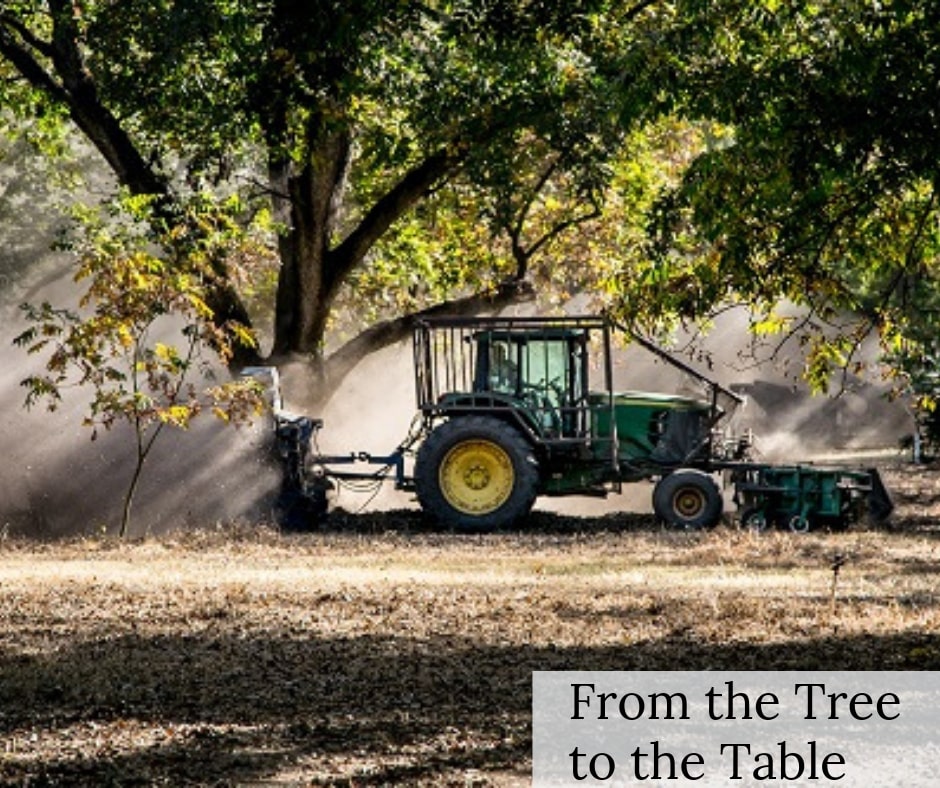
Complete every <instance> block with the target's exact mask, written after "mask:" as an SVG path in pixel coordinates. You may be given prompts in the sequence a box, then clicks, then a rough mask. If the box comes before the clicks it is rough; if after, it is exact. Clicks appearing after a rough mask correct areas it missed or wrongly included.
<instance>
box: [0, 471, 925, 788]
mask: <svg viewBox="0 0 940 788" xmlns="http://www.w3.org/2000/svg"><path fill="white" fill-rule="evenodd" d="M894 481H895V486H896V487H900V488H901V494H900V495H899V503H900V504H901V506H900V511H899V514H898V517H897V518H896V525H895V527H894V528H893V529H892V530H889V531H874V530H871V531H869V530H852V531H850V532H848V533H844V534H811V535H806V536H794V535H790V534H785V533H777V534H766V535H762V536H755V535H752V534H749V533H744V532H740V531H737V530H734V529H732V528H719V529H717V530H715V531H714V532H711V533H704V534H688V533H674V532H664V531H660V530H658V529H656V528H655V527H653V526H652V524H651V523H650V522H649V521H648V520H647V519H646V518H643V517H630V518H623V517H619V518H618V517H605V518H600V519H591V520H576V519H570V518H568V519H566V518H561V517H558V516H553V515H547V514H540V515H535V516H533V518H532V521H531V523H530V527H529V530H528V531H527V532H526V533H525V534H498V535H491V536H475V537H459V536H455V535H451V534H446V533H437V532H433V531H430V530H428V529H427V527H426V526H425V525H424V524H423V522H422V521H421V519H420V518H419V517H418V516H417V515H415V514H414V513H411V512H393V513H385V514H381V515H363V516H360V517H351V516H340V517H337V518H336V519H335V520H334V522H333V523H332V524H331V526H330V528H329V530H327V531H326V532H323V533H320V534H315V535H280V534H277V533H274V532H271V531H267V530H263V529H262V530H254V529H246V528H226V529H219V530H214V531H203V532H197V533H190V534H180V535H176V536H171V537H164V538H160V539H156V538H154V539H148V540H145V541H141V542H136V543H130V544H120V543H117V542H114V541H101V540H93V539H85V540H81V541H75V542H69V543H59V544H36V543H26V542H13V543H11V542H7V543H4V545H3V547H2V549H0V666H2V669H0V730H2V746H3V750H2V752H3V755H2V760H0V780H2V782H3V783H4V784H8V785H25V784H29V785H44V784H45V785H52V784H61V785H82V784H86V785H102V784H119V785H155V784H167V785H182V784H200V785H306V784H346V785H385V784H390V785H398V784H426V785H514V784H520V785H524V784H527V783H528V771H529V761H528V759H529V748H530V743H529V735H530V732H529V724H528V721H529V716H530V704H531V696H530V677H531V672H532V671H533V670H536V669H565V668H578V669H619V670H630V669H680V668H681V669H705V668H711V669H756V668H760V669H774V668H791V669H814V668H825V669H901V668H904V669H937V668H940V634H938V633H940V605H938V602H940V598H938V594H940V591H938V590H937V573H938V570H940V553H938V549H940V541H938V531H937V529H936V526H937V524H938V523H940V519H937V512H936V511H935V510H936V508H937V507H938V506H940V499H937V498H934V497H932V495H933V494H932V493H931V492H930V490H932V489H933V486H934V484H935V477H934V476H933V475H932V474H929V473H926V472H924V473H922V474H921V475H920V476H912V475H906V476H905V477H904V478H903V479H900V478H897V479H895V480H894ZM836 555H842V556H845V557H846V559H847V563H846V564H845V566H844V567H843V568H842V569H841V571H840V573H839V575H838V578H837V584H836V585H835V594H834V595H833V579H834V573H833V571H832V569H831V564H832V561H833V558H834V557H835V556H836Z"/></svg>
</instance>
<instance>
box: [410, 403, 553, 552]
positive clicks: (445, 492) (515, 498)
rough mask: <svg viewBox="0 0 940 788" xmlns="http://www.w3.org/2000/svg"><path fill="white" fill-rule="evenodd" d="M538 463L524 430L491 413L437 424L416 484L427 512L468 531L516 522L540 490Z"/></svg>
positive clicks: (417, 471)
mask: <svg viewBox="0 0 940 788" xmlns="http://www.w3.org/2000/svg"><path fill="white" fill-rule="evenodd" d="M538 483H539V472H538V463H537V461H536V459H535V456H534V455H533V453H532V448H531V446H529V444H528V443H527V442H526V440H525V439H524V438H523V437H522V435H521V434H520V433H519V431H518V430H516V429H515V428H514V427H512V426H511V425H509V424H506V423H505V422H503V421H500V420H499V419H494V418H490V417H488V416H465V417H460V418H455V419H451V420H450V421H446V422H444V423H443V424H441V425H439V426H438V427H436V428H435V429H434V430H433V431H432V432H431V434H430V435H428V437H427V439H426V440H425V441H424V443H423V444H421V448H420V449H419V450H418V456H417V459H416V460H415V488H416V491H417V493H418V502H419V503H420V504H421V508H422V509H424V511H425V512H427V513H428V514H430V515H431V516H432V517H434V518H435V519H436V520H438V521H439V522H440V523H442V524H444V525H449V526H453V527H454V528H456V529H457V530H460V531H465V532H477V533H479V532H485V531H492V530H493V529H495V528H503V527H507V526H511V525H513V524H514V523H515V522H517V521H518V520H519V519H521V518H522V517H525V516H526V515H527V514H528V513H529V510H530V509H531V508H532V504H533V503H535V497H536V494H537V492H538Z"/></svg>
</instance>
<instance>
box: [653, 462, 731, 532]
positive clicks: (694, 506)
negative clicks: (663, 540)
mask: <svg viewBox="0 0 940 788" xmlns="http://www.w3.org/2000/svg"><path fill="white" fill-rule="evenodd" d="M723 508H724V501H723V500H722V497H721V490H719V489H718V484H717V483H716V482H715V480H714V479H713V478H712V477H711V476H709V475H708V474H707V473H703V472H702V471H697V470H695V469H692V468H686V469H683V470H680V471H676V472H675V473H671V474H669V475H668V476H665V477H663V478H662V479H660V480H659V482H658V483H657V484H656V487H655V488H654V489H653V511H654V512H655V513H656V516H657V517H658V518H659V519H660V520H661V521H663V522H665V523H667V524H668V525H671V526H674V527H676V528H689V529H697V528H714V527H715V526H716V525H718V523H719V522H720V521H721V512H722V509H723Z"/></svg>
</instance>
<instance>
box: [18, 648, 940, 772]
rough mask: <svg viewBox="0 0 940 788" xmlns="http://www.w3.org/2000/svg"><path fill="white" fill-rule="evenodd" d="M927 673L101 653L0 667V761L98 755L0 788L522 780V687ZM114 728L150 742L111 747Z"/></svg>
mask: <svg viewBox="0 0 940 788" xmlns="http://www.w3.org/2000/svg"><path fill="white" fill-rule="evenodd" d="M937 668H940V635H938V634H932V633H923V634H917V635H908V636H891V637H851V638H842V637H820V638H818V639H807V640H802V641H793V642H790V643H787V644H777V645H758V644H748V643H737V644H717V645H716V644H706V643H701V642H698V641H696V640H694V639H692V638H689V637H686V636H683V635H682V634H681V633H680V634H678V635H670V636H667V637H665V638H663V639H658V640H652V641H648V642H638V643H634V644H629V645H626V644H625V645H623V646H604V647H595V648H580V647H579V648H553V647H550V646H549V647H540V646H530V645H507V646H494V645H480V644H478V643H475V642H473V641H471V640H467V639H462V638H455V637H452V636H451V637H441V638H440V639H430V640H427V639H423V640H416V639H411V638H408V637H367V636H361V637H355V638H336V639H321V638H318V637H309V636H306V635H305V634H304V633H302V632H295V633H274V632H272V633H258V632H252V633H250V634H248V635H246V636H244V637H240V636H238V635H233V634H225V635H223V636H217V635H213V634H211V633H208V632H206V633H203V634H195V635H191V636H190V635H186V636H160V637H139V636H135V635H129V636H120V637H116V638H103V639H100V640H92V641H88V642H82V643H78V644H76V645H74V646H72V647H69V648H65V649H62V650H60V651H56V652H54V653H49V654H43V655H34V656H15V657H14V656H0V709H2V713H0V731H2V735H3V736H4V738H5V740H6V741H7V742H8V745H7V746H8V751H9V746H10V745H9V742H11V741H15V740H16V738H17V737H29V736H38V737H43V736H59V737H65V738H68V737H69V736H70V735H78V734H77V733H75V732H76V731H84V732H85V735H87V734H88V731H89V730H91V731H92V732H93V731H95V730H98V731H99V734H98V735H99V739H100V741H99V743H98V746H97V747H94V748H92V749H91V750H90V751H83V753H82V755H81V756H80V757H73V756H72V755H63V756H62V757H61V758H59V759H49V760H44V761H42V762H36V761H17V760H13V759H6V760H0V779H2V782H3V784H6V785H25V784H29V785H153V784H171V785H181V784H215V785H235V784H237V785H244V784H246V783H248V784H257V782H258V781H264V780H265V779H267V778H269V777H270V776H271V775H274V774H277V773H279V772H280V771H282V770H288V771H289V770H290V769H292V768H299V766H298V765H299V764H306V765H307V767H310V765H311V764H316V763H321V764H322V763H326V762H329V763H330V765H331V768H333V769H334V770H335V769H336V767H337V764H342V763H350V762H355V763H357V764H362V763H371V764H372V766H371V767H370V768H368V769H366V770H364V771H361V770H360V771H359V772H358V773H357V776H356V777H355V780H354V784H355V785H385V784H403V783H418V782H425V783H428V782H435V781H436V780H439V779H440V778H441V777H442V775H443V776H446V775H448V774H450V775H454V774H460V773H466V771H467V770H475V771H479V773H480V774H482V775H486V774H488V773H489V774H492V773H500V772H511V771H515V772H517V773H519V772H520V771H521V772H522V773H523V774H524V773H525V772H526V771H527V769H528V758H529V753H530V731H529V718H530V708H531V690H530V682H531V673H532V671H534V670H560V669H597V670H602V669H603V670H614V669H616V670H637V669H659V670H664V669H665V670H668V669H683V670H696V669H699V670H704V669H728V670H753V669H761V670H769V669H826V670H863V669H864V670H874V669H879V670H885V669H887V670H899V669H937ZM131 725H133V726H135V727H136V728H138V729H140V728H141V727H143V728H145V729H148V730H151V731H153V730H159V731H161V737H162V738H161V737H158V739H159V740H154V739H153V738H152V737H151V739H150V740H148V741H144V742H141V743H140V745H139V746H132V745H128V744H127V743H123V744H122V745H121V746H119V747H116V746H113V744H114V739H115V737H116V738H117V739H120V736H121V730H122V726H127V727H131ZM109 740H110V741H111V746H109V744H108V741H109ZM315 772H316V768H315V767H310V768H308V770H307V774H308V775H309V774H311V773H315ZM335 773H336V772H335V771H334V772H333V774H334V775H335ZM309 779H310V778H309V776H308V777H306V778H305V781H304V784H308V783H307V780H309ZM327 779H328V778H326V777H324V780H325V781H327ZM328 782H329V783H330V784H337V782H336V780H335V776H334V778H332V779H328ZM339 784H342V783H341V782H340V783H339ZM348 784H353V783H352V782H349V783H348ZM435 784H448V783H447V782H442V783H435ZM461 784H463V783H462V782H461Z"/></svg>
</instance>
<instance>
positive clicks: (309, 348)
mask: <svg viewBox="0 0 940 788" xmlns="http://www.w3.org/2000/svg"><path fill="white" fill-rule="evenodd" d="M312 136H313V143H312V144H311V146H310V147H311V151H310V154H309V155H308V158H307V161H306V164H305V165H304V166H303V167H302V168H300V169H299V171H297V172H292V171H291V170H292V168H291V166H290V164H289V163H287V162H273V163H272V165H271V167H270V170H269V172H270V178H271V185H272V192H273V194H274V197H273V204H274V212H275V216H276V218H277V219H278V220H279V221H281V222H283V223H284V224H285V225H286V227H287V230H286V232H285V233H284V235H282V237H281V239H280V242H279V252H280V257H281V270H280V273H279V277H278V287H277V303H276V315H275V323H274V346H273V350H272V354H273V355H274V356H283V355H287V354H301V355H303V356H306V357H308V358H310V359H311V360H312V361H313V362H314V363H315V364H316V363H317V362H319V360H321V358H322V350H323V336H324V333H325V330H326V320H327V317H328V315H329V311H330V306H331V304H332V302H333V299H334V298H335V295H336V287H337V284H338V282H337V281H336V280H335V277H334V276H332V272H333V271H334V269H335V268H336V264H335V259H334V258H335V257H336V256H337V253H336V252H335V251H333V250H331V248H330V240H331V238H332V237H333V235H334V233H335V231H336V221H337V216H338V213H339V207H340V205H341V204H342V198H343V194H342V192H343V185H344V182H345V178H346V168H347V166H348V164H349V150H350V142H349V136H348V134H347V133H345V132H332V133H320V134H316V133H314V134H313V135H312Z"/></svg>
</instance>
